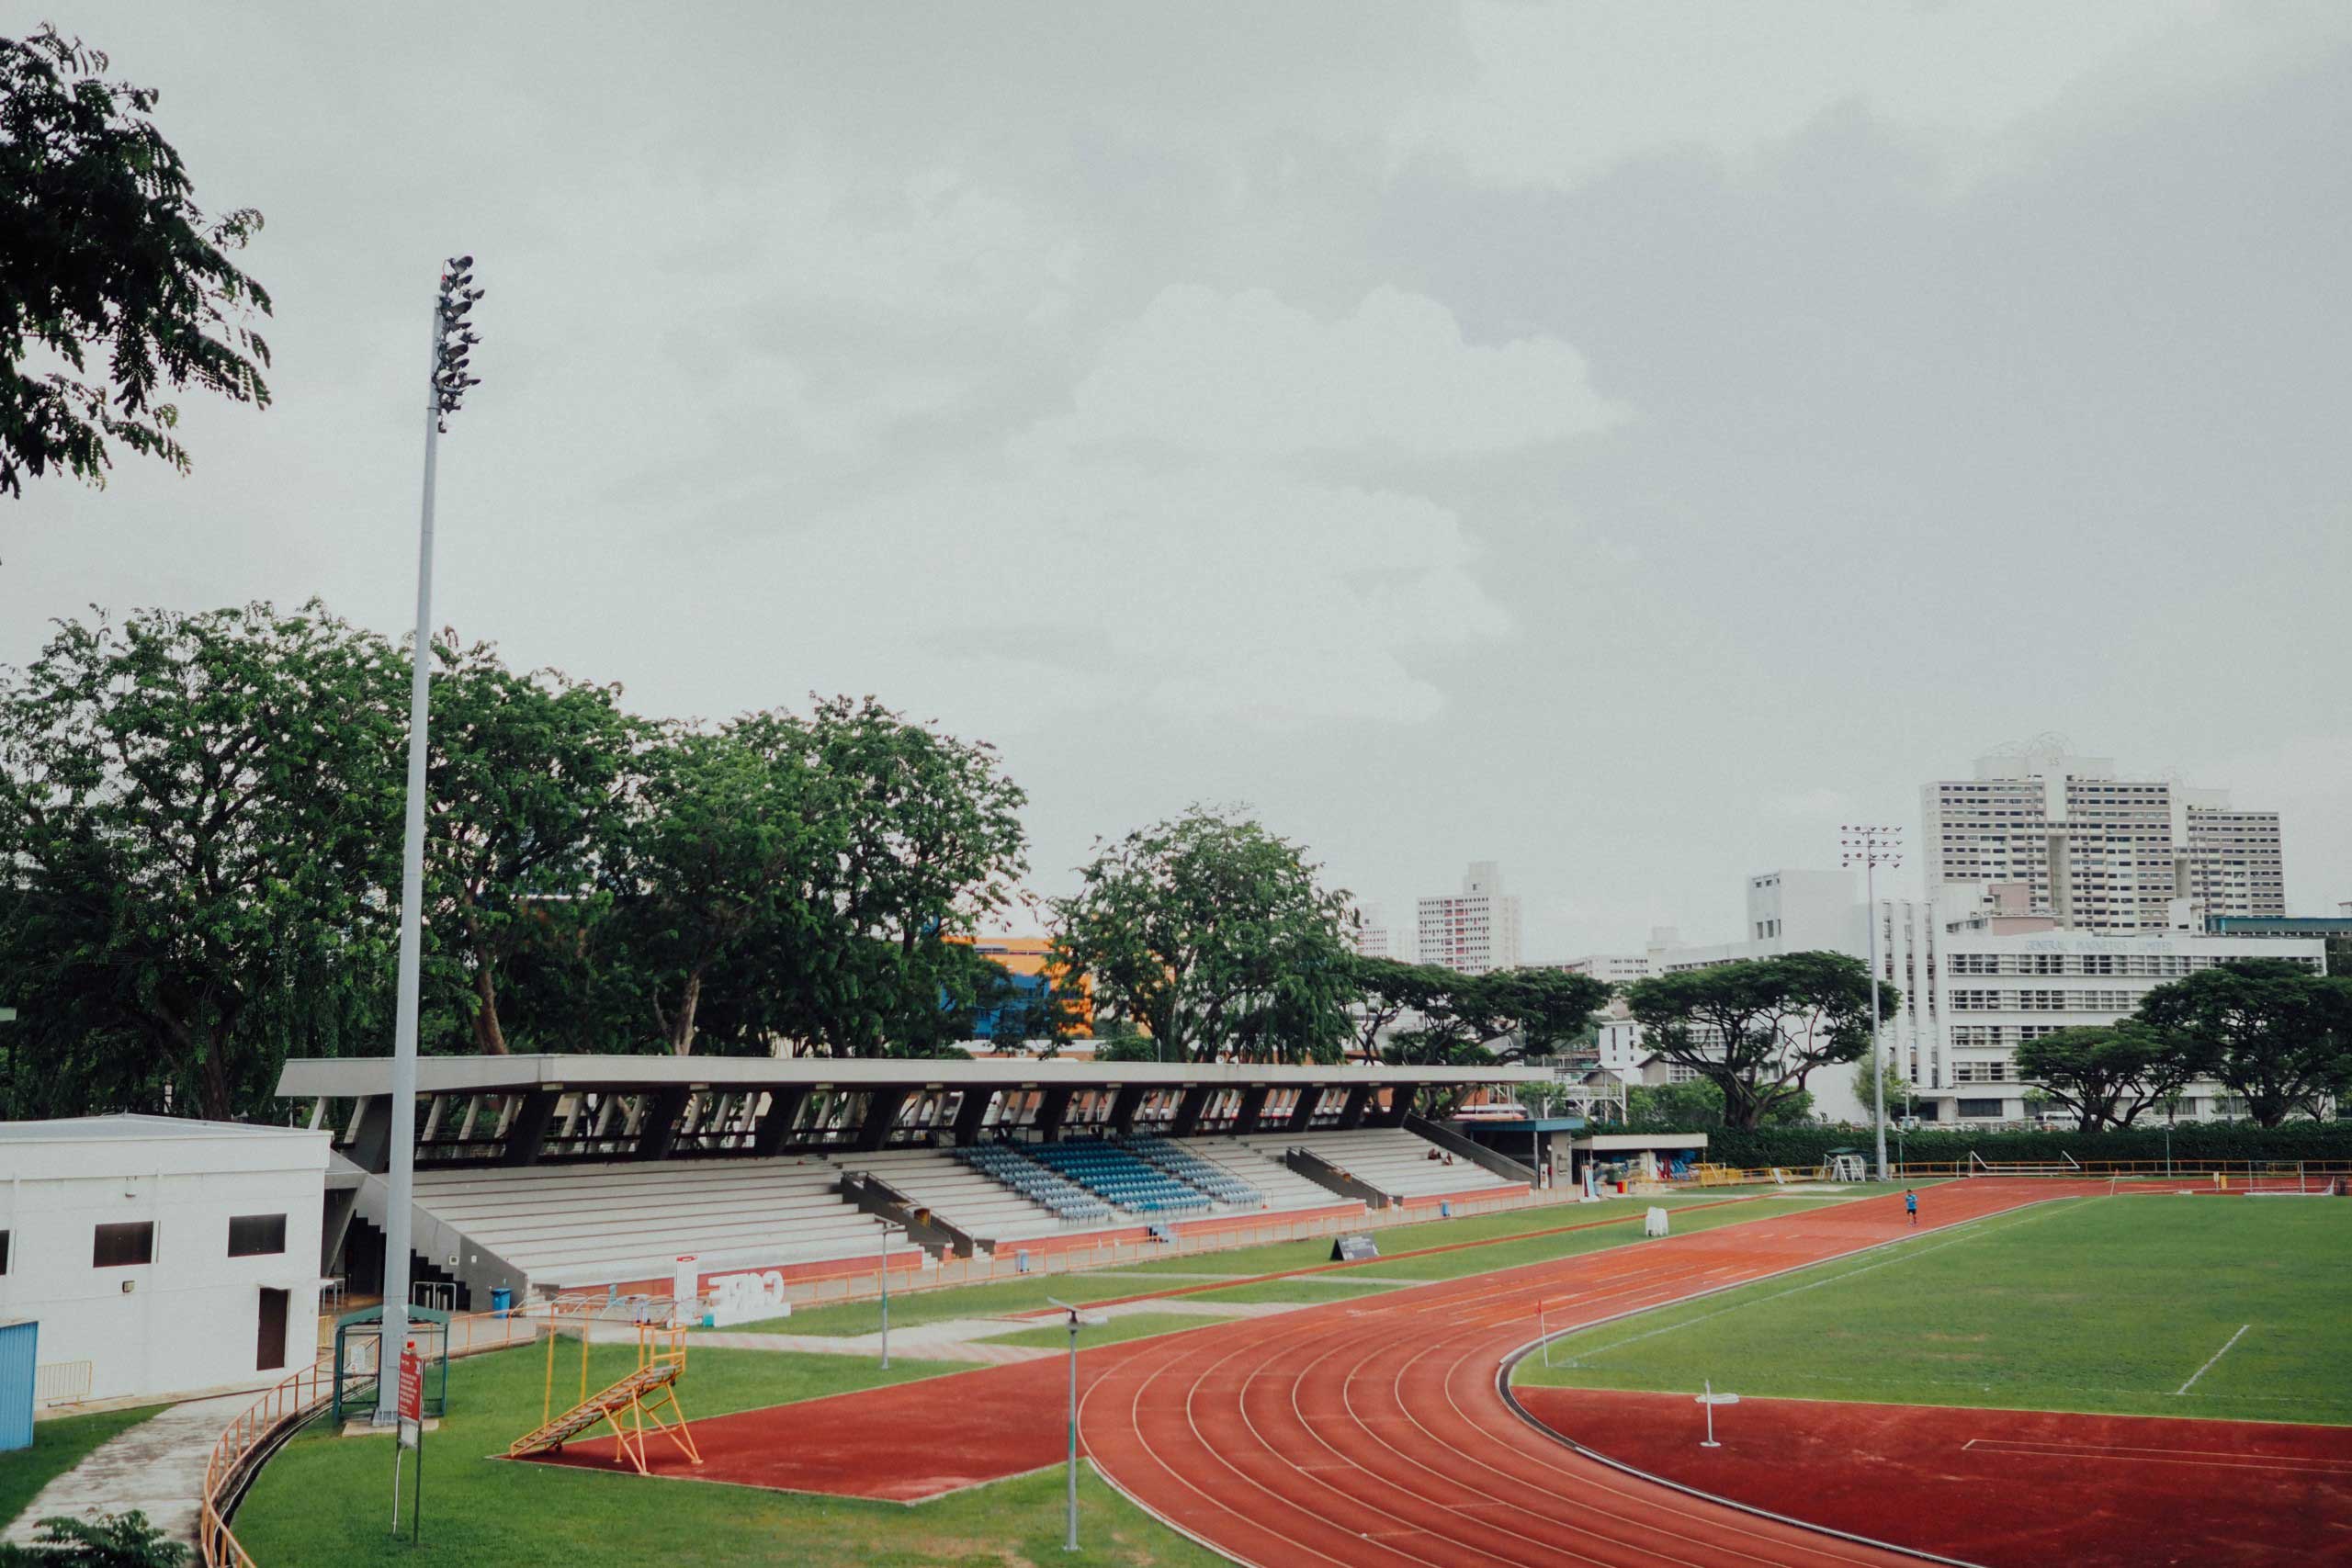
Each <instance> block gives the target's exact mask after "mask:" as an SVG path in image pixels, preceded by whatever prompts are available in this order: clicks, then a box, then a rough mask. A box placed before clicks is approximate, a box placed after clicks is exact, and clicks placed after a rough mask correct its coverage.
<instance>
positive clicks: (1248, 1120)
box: [1233, 1083, 1273, 1138]
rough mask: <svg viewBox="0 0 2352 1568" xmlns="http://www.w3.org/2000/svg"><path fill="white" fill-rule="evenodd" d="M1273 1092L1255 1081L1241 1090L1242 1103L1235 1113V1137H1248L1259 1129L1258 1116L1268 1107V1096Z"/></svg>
mask: <svg viewBox="0 0 2352 1568" xmlns="http://www.w3.org/2000/svg"><path fill="white" fill-rule="evenodd" d="M1272 1092H1273V1091H1272V1089H1268V1088H1267V1087H1266V1086H1265V1085H1264V1084H1261V1083H1253V1084H1251V1085H1250V1087H1249V1088H1248V1089H1243V1090H1242V1091H1241V1104H1240V1106H1239V1108H1238V1109H1237V1110H1236V1111H1234V1113H1233V1135H1234V1136H1235V1137H1237V1138H1246V1137H1248V1136H1250V1134H1252V1133H1255V1132H1256V1131H1257V1130H1258V1118H1259V1117H1260V1115H1261V1114H1262V1113H1263V1112H1264V1111H1265V1109H1266V1096H1267V1095H1269V1094H1271V1093H1272Z"/></svg>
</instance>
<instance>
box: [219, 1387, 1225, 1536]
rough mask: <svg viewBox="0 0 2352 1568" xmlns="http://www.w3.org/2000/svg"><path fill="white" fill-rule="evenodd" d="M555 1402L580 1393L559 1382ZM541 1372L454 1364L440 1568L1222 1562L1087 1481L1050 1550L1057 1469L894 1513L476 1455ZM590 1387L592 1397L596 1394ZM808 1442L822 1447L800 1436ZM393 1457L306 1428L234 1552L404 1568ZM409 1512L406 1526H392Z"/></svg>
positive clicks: (371, 1442)
mask: <svg viewBox="0 0 2352 1568" xmlns="http://www.w3.org/2000/svg"><path fill="white" fill-rule="evenodd" d="M569 1364H570V1367H571V1378H572V1379H573V1382H572V1383H571V1384H570V1385H566V1384H565V1383H564V1382H563V1380H564V1375H565V1369H566V1365H567V1363H566V1359H565V1358H564V1356H563V1355H562V1354H561V1348H560V1349H559V1353H558V1357H557V1361H556V1367H557V1379H558V1383H559V1388H558V1397H559V1398H560V1397H561V1395H562V1393H563V1392H564V1389H565V1387H566V1386H569V1387H571V1388H572V1389H573V1390H574V1391H575V1392H576V1386H577V1382H576V1380H577V1377H578V1357H577V1352H576V1351H574V1353H573V1355H572V1357H571V1360H570V1363H569ZM629 1364H631V1352H630V1351H629V1350H628V1348H621V1347H605V1346H600V1347H598V1348H597V1349H596V1350H595V1352H594V1355H593V1356H592V1358H591V1365H590V1369H589V1376H590V1377H591V1379H592V1380H593V1379H595V1378H598V1377H600V1376H601V1377H603V1378H605V1381H610V1379H611V1378H612V1377H614V1376H617V1375H618V1374H619V1372H620V1371H624V1370H626V1368H627V1367H628V1365H629ZM545 1367H546V1362H545V1359H544V1355H543V1353H541V1352H539V1351H537V1350H534V1349H530V1348H522V1349H515V1350H507V1351H501V1352H498V1353H496V1354H494V1355H488V1356H479V1357H473V1358H469V1359H465V1360H461V1361H458V1362H455V1363H453V1364H452V1365H451V1367H450V1369H449V1411H450V1414H449V1416H447V1419H446V1420H444V1422H443V1423H442V1425H441V1427H440V1428H439V1429H438V1430H437V1431H435V1432H434V1433H432V1434H431V1435H430V1436H429V1437H427V1438H426V1439H425V1442H426V1444H427V1448H426V1450H425V1486H424V1548H423V1551H424V1553H426V1554H429V1555H430V1557H431V1559H432V1560H433V1561H434V1562H437V1563H441V1564H445V1565H449V1568H512V1565H513V1564H515V1563H522V1562H562V1563H564V1564H565V1565H566V1568H640V1565H641V1564H643V1563H646V1562H654V1561H662V1560H671V1561H680V1562H694V1563H695V1564H696V1565H697V1568H753V1565H755V1564H757V1565H761V1568H765V1565H767V1564H772V1563H777V1562H792V1563H795V1564H809V1565H813V1568H901V1565H913V1564H919V1563H920V1564H933V1563H951V1564H957V1565H971V1568H979V1565H982V1564H985V1565H987V1568H1028V1565H1038V1568H1042V1565H1045V1564H1062V1563H1070V1564H1086V1565H1095V1564H1104V1565H1107V1564H1119V1565H1121V1568H1209V1565H1210V1564H1213V1563H1215V1562H1218V1561H1219V1560H1218V1559H1216V1558H1214V1557H1212V1556H1210V1555H1209V1554H1208V1553H1206V1552H1204V1551H1201V1550H1200V1549H1199V1548H1197V1547H1194V1546H1193V1544H1192V1543H1191V1542H1189V1541H1187V1540H1183V1539H1182V1537H1180V1536H1178V1535H1176V1534H1174V1533H1173V1532H1172V1531H1170V1530H1168V1529H1164V1528H1162V1527H1161V1526H1160V1525H1159V1524H1158V1523H1156V1522H1154V1521H1153V1520H1151V1519H1150V1518H1149V1517H1147V1516H1145V1515H1143V1514H1142V1513H1140V1512H1138V1511H1136V1509H1135V1508H1134V1507H1132V1506H1130V1505H1128V1504H1127V1503H1126V1502H1125V1499H1123V1498H1121V1497H1119V1496H1118V1495H1116V1494H1115V1493H1114V1492H1112V1491H1111V1489H1110V1488H1109V1487H1108V1486H1106V1485H1104V1484H1103V1483H1102V1482H1100V1481H1099V1480H1097V1479H1096V1478H1095V1477H1094V1476H1093V1475H1092V1474H1091V1472H1089V1473H1088V1474H1087V1475H1086V1476H1085V1477H1084V1478H1083V1481H1082V1484H1081V1486H1080V1540H1081V1541H1082V1542H1083V1544H1084V1550H1083V1551H1078V1552H1073V1553H1064V1552H1063V1551H1062V1550H1061V1531H1062V1486H1063V1477H1062V1475H1061V1472H1059V1471H1058V1470H1056V1471H1048V1472H1037V1473H1035V1474H1032V1475H1026V1476H1018V1477H1015V1478H1013V1479H1012V1480H1009V1481H1002V1482H998V1483H995V1484H993V1485H989V1486H982V1487H976V1488H974V1489H972V1490H970V1491H968V1492H962V1493H957V1494H955V1495H951V1496H947V1497H942V1498H939V1499H936V1500H935V1501H933V1502H929V1503H922V1504H918V1505H915V1506H911V1507H910V1506H904V1505H901V1504H897V1503H875V1502H864V1501H858V1500H854V1499H847V1498H832V1497H816V1496H808V1495H797V1494H791V1493H782V1492H766V1491H761V1490H758V1489H756V1488H752V1487H742V1486H727V1485H716V1484H707V1483H695V1482H672V1481H651V1482H649V1481H642V1480H639V1479H638V1478H636V1477H634V1476H627V1477H624V1476H617V1475H609V1474H605V1473H601V1472H593V1471H582V1470H570V1469H564V1468H560V1467H557V1466H552V1465H535V1464H518V1463H514V1462H511V1461H505V1460H501V1459H494V1458H491V1457H487V1456H490V1455H492V1454H495V1453H498V1452H499V1451H501V1450H503V1449H504V1448H505V1446H506V1444H507V1443H508V1442H509V1441H511V1440H512V1439H513V1438H515V1437H516V1436H517V1435H519V1434H520V1433H522V1432H524V1431H525V1430H526V1429H528V1428H529V1427H533V1426H536V1425H537V1422H538V1419H539V1407H540V1398H541V1389H542V1386H543V1383H544V1379H545V1375H546V1374H545ZM967 1370H968V1369H967V1368H963V1367H960V1366H942V1365H939V1364H936V1363H929V1364H924V1363H911V1362H910V1363H904V1364H902V1365H900V1366H899V1367H894V1368H893V1369H892V1370H891V1371H890V1372H888V1373H881V1372H877V1371H876V1370H875V1368H874V1366H873V1364H872V1363H871V1362H867V1361H863V1360H857V1359H850V1358H847V1357H841V1356H796V1355H788V1354H776V1353H771V1352H763V1351H726V1350H711V1349H705V1350H697V1351H695V1354H694V1358H693V1360H692V1363H691V1366H690V1370H689V1371H688V1372H687V1375H686V1379H685V1381H684V1382H683V1383H682V1384H681V1385H680V1397H681V1398H682V1399H683V1400H684V1404H685V1406H686V1409H687V1412H688V1414H689V1415H691V1416H696V1417H699V1416H715V1415H719V1414H722V1413H724V1412H726V1411H729V1410H741V1409H749V1408H753V1407H756V1406H760V1405H766V1404H778V1403H780V1402H783V1401H786V1400H792V1399H804V1398H809V1397H813V1396H815V1395H818V1394H821V1393H845V1392H847V1391H849V1390H851V1389H856V1388H867V1387H872V1386H875V1385H876V1384H878V1383H883V1382H903V1381H908V1380H910V1379H913V1378H919V1377H923V1376H927V1375H931V1374H933V1373H936V1372H941V1371H967ZM599 1386H601V1385H599ZM811 1440H817V1441H821V1440H822V1435H821V1434H811ZM391 1467H392V1450H391V1446H390V1443H389V1442H386V1441H384V1440H382V1439H379V1438H344V1437H340V1436H336V1435H334V1434H332V1433H328V1432H325V1431H322V1430H319V1429H316V1428H313V1429H312V1430H311V1431H310V1432H306V1433H304V1434H303V1435H301V1436H300V1437H298V1438H295V1440H294V1441H292V1442H291V1443H289V1444H288V1445H287V1447H286V1448H285V1450H283V1451H282V1452H280V1453H279V1454H278V1455H277V1458H275V1459H273V1460H272V1461H270V1462H269V1464H268V1465H267V1466H266V1467H265V1468H264V1470H263V1471H262V1473H261V1475H260V1477H259V1479H258V1480H257V1481H256V1482H255V1483H254V1489H253V1492H252V1494H251V1495H249V1496H248V1497H247V1499H246V1501H245V1505H244V1506H243V1508H241V1509H240V1510H239V1511H238V1514H237V1517H236V1520H235V1529H236V1532H237V1536H238V1539H239V1540H241V1541H242V1542H243V1545H244V1547H245V1549H246V1550H247V1551H250V1552H251V1553H252V1554H253V1556H254V1561H255V1562H259V1563H261V1564H262V1565H263V1568H312V1565H316V1564H326V1563H334V1564H336V1565H337V1568H344V1565H345V1564H368V1563H379V1564H385V1565H387V1568H389V1565H391V1564H395V1563H400V1564H413V1563H414V1562H417V1561H418V1558H417V1556H416V1555H414V1554H413V1551H412V1549H411V1548H410V1546H409V1545H408V1543H407V1542H406V1541H405V1540H401V1541H395V1540H392V1539H391V1537H390V1531H389V1529H388V1525H389V1522H390V1506H391V1499H390V1487H391ZM405 1517H406V1516H405V1512H404V1513H403V1519H405Z"/></svg>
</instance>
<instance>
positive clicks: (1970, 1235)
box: [1553, 1209, 2218, 1381]
mask: <svg viewBox="0 0 2352 1568" xmlns="http://www.w3.org/2000/svg"><path fill="white" fill-rule="evenodd" d="M2061 1212H2062V1211H2060V1210H2056V1209H2045V1210H2043V1211H2042V1212H2041V1213H2038V1214H2033V1215H2030V1216H2029V1217H2030V1219H2043V1218H2046V1217H2048V1216H2049V1215H2050V1214H2052V1213H2061ZM1998 1217H1999V1216H1997V1215H1988V1216H1986V1218H1998ZM2026 1223H2027V1221H2026V1220H2018V1222H2016V1224H2007V1225H1993V1226H1986V1225H1985V1222H1984V1220H1982V1219H1977V1220H1966V1221H1963V1222H1962V1223H1961V1224H1957V1225H1954V1226H1952V1227H1951V1228H1952V1230H1953V1231H1954V1232H1957V1233H1959V1234H1956V1235H1951V1236H1949V1237H1947V1238H1946V1239H1945V1240H1943V1241H1939V1242H1938V1243H1936V1244H1935V1245H1934V1246H1933V1247H1919V1248H1917V1249H1916V1250H1910V1251H1903V1252H1898V1253H1896V1254H1895V1255H1894V1256H1893V1257H1892V1258H1880V1259H1879V1260H1878V1261H1877V1262H1875V1263H1865V1264H1863V1265H1862V1266H1861V1267H1860V1269H1845V1270H1843V1271H1841V1272H1839V1273H1836V1274H1832V1275H1829V1276H1828V1277H1826V1278H1825V1279H1820V1280H1810V1281H1808V1282H1806V1283H1804V1284H1802V1285H1792V1286H1790V1287H1789V1288H1788V1289H1787V1290H1785V1291H1775V1292H1772V1293H1771V1294H1770V1295H1769V1296H1751V1297H1749V1298H1748V1299H1747V1301H1744V1302H1734V1303H1731V1304H1730V1305H1729V1306H1722V1307H1717V1308H1716V1309H1715V1310H1714V1311H1713V1312H1704V1313H1701V1314H1699V1315H1698V1316H1696V1317H1686V1318H1684V1319H1683V1320H1682V1321H1681V1322H1679V1323H1669V1324H1668V1325H1665V1326H1664V1327H1661V1328H1653V1329H1649V1330H1647V1331H1646V1332H1645V1333H1641V1334H1635V1335H1633V1336H1631V1337H1627V1338H1624V1339H1612V1340H1611V1341H1610V1342H1609V1343H1608V1344H1606V1345H1601V1346H1597V1347H1595V1348H1592V1349H1590V1350H1586V1351H1582V1352H1579V1353H1578V1354H1577V1356H1576V1358H1575V1359H1572V1360H1568V1361H1565V1362H1560V1361H1555V1362H1554V1363H1553V1364H1554V1365H1555V1366H1569V1367H1581V1366H1584V1365H1586V1364H1587V1361H1588V1359H1589V1358H1591V1357H1594V1356H1605V1355H1607V1354H1609V1352H1610V1351H1611V1350H1622V1349H1623V1348H1625V1347H1626V1346H1628V1345H1638V1344H1640V1343H1641V1342H1642V1341H1643V1340H1645V1339H1655V1338H1657V1337H1658V1336H1659V1335H1661V1334H1671V1333H1673V1332H1674V1331H1675V1330H1676V1329H1678V1328H1688V1327H1690V1326H1691V1325H1692V1324H1694V1323H1704V1322H1706V1321H1707V1320H1708V1319H1710V1318H1716V1317H1722V1316H1724V1314H1727V1313H1735V1312H1738V1311H1740V1310H1741V1309H1742V1308H1744V1307H1752V1306H1760V1305H1762V1304H1763V1303H1766V1302H1776V1301H1779V1300H1780V1299H1781V1297H1782V1296H1793V1295H1796V1294H1798V1293H1799V1292H1804V1291H1817V1290H1819V1289H1821V1287H1822V1286H1824V1285H1835V1284H1837V1283H1838V1282H1839V1281H1840V1280H1850V1279H1852V1278H1854V1277H1855V1276H1856V1275H1858V1274H1867V1273H1869V1272H1870V1271H1871V1269H1885V1268H1890V1267H1892V1266H1893V1265H1894V1264H1897V1263H1903V1262H1907V1261H1908V1260H1910V1259H1911V1258H1925V1257H1927V1256H1928V1254H1929V1253H1931V1252H1941V1251H1942V1250H1943V1249H1944V1248H1945V1247H1958V1246H1959V1245H1960V1244H1961V1243H1962V1242H1964V1241H1977V1240H1981V1239H1982V1238H1984V1237H1985V1236H1988V1235H2000V1234H2001V1233H2002V1232H2004V1231H2010V1230H2015V1229H2016V1228H2017V1226H2018V1225H2019V1224H2026ZM1928 1234H1930V1235H1933V1234H1934V1233H1933V1232H1930V1233H1928ZM1830 1261H1832V1262H1834V1261H1836V1260H1835V1259H1831V1260H1830ZM1563 1337H1566V1336H1563ZM2216 1359H2218V1358H2216ZM2192 1381H2193V1380H2192Z"/></svg>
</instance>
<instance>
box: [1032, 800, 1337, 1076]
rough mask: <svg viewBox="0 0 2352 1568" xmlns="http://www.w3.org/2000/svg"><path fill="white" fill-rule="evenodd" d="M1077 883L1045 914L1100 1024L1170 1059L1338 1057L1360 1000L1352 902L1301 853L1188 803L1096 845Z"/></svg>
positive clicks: (1245, 822)
mask: <svg viewBox="0 0 2352 1568" xmlns="http://www.w3.org/2000/svg"><path fill="white" fill-rule="evenodd" d="M1079 875H1080V891H1079V892H1078V894H1077V895H1076V896H1075V897H1069V898H1064V899H1058V900H1057V901H1055V903H1054V905H1053V911H1054V918H1055V922H1056V927H1057V929H1056V931H1055V937H1054V949H1053V953H1054V960H1055V962H1056V963H1057V964H1059V965H1061V966H1062V967H1063V968H1064V970H1065V971H1066V972H1067V973H1068V974H1069V976H1070V977H1071V982H1072V983H1073V984H1074V983H1077V981H1078V980H1079V979H1080V977H1083V978H1084V979H1085V980H1086V981H1088V982H1089V983H1091V986H1092V987H1093V993H1094V1002H1095V1007H1096V1010H1097V1012H1098V1015H1107V1016H1108V1017H1109V1018H1111V1019H1114V1020H1123V1021H1126V1022H1128V1023H1131V1024H1133V1025H1135V1026H1136V1027H1137V1028H1139V1029H1142V1030H1143V1031H1145V1032H1148V1034H1150V1035H1151V1036H1152V1037H1153V1038H1154V1039H1155V1040H1157V1041H1158V1042H1159V1047H1160V1049H1161V1050H1163V1051H1164V1052H1165V1053H1166V1054H1167V1056H1168V1058H1169V1059H1170V1060H1176V1061H1182V1060H1186V1059H1190V1060H1194V1061H1215V1060H1218V1059H1222V1058H1228V1057H1238V1058H1241V1059H1246V1060H1255V1061H1288V1062H1303V1061H1332V1060H1336V1059H1337V1058H1338V1056H1339V1054H1340V1046H1341V1043H1342V1042H1343V1041H1345V1040H1346V1039H1348V1038H1349V1035H1350V1032H1351V1029H1350V1021H1349V1017H1348V1012H1347V1009H1348V1006H1349V1004H1350V1003H1351V1001H1352V1000H1353V999H1354V998H1355V995H1356V991H1355V983H1354V978H1353V976H1354V970H1353V967H1352V965H1353V963H1354V955H1353V954H1351V953H1350V952H1349V951H1348V948H1347V944H1346V942H1345V940H1344V936H1343V925H1342V921H1343V919H1344V916H1345V912H1346V908H1347V895H1346V893H1345V892H1344V891H1326V890H1325V889H1324V888H1323V887H1322V886H1319V884H1318V883H1317V879H1316V868H1315V867H1314V866H1312V865H1310V864H1309V863H1307V862H1306V858H1305V856H1304V855H1303V854H1302V853H1301V852H1300V851H1299V848H1298V846H1296V845H1295V844H1293V843H1291V842H1290V841H1289V840H1285V839H1283V838H1280V837H1278V836H1277V835H1275V834H1273V833H1270V832H1268V831H1267V830H1266V829H1264V828H1263V827H1261V826H1260V825H1259V824H1258V823H1257V822H1255V821H1252V820H1250V819H1249V818H1244V817H1240V816H1238V815H1236V814H1230V813H1219V812H1214V811H1209V810H1205V809H1204V808H1202V807H1193V808H1192V809H1190V810H1188V811H1186V812H1185V813H1184V814H1183V815H1182V816H1180V817H1176V818H1170V820H1168V821H1164V822H1159V823H1155V824H1154V825H1152V826H1151V827H1148V828H1142V829H1136V831H1135V832H1133V833H1130V834H1128V835H1127V836H1126V837H1125V839H1122V840H1119V841H1118V842H1116V843H1114V844H1108V845H1102V844H1098V846H1097V852H1096V854H1095V857H1094V859H1093V860H1092V861H1091V862H1090V863H1088V864H1087V865H1085V866H1083V867H1081V868H1080V873H1079Z"/></svg>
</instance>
